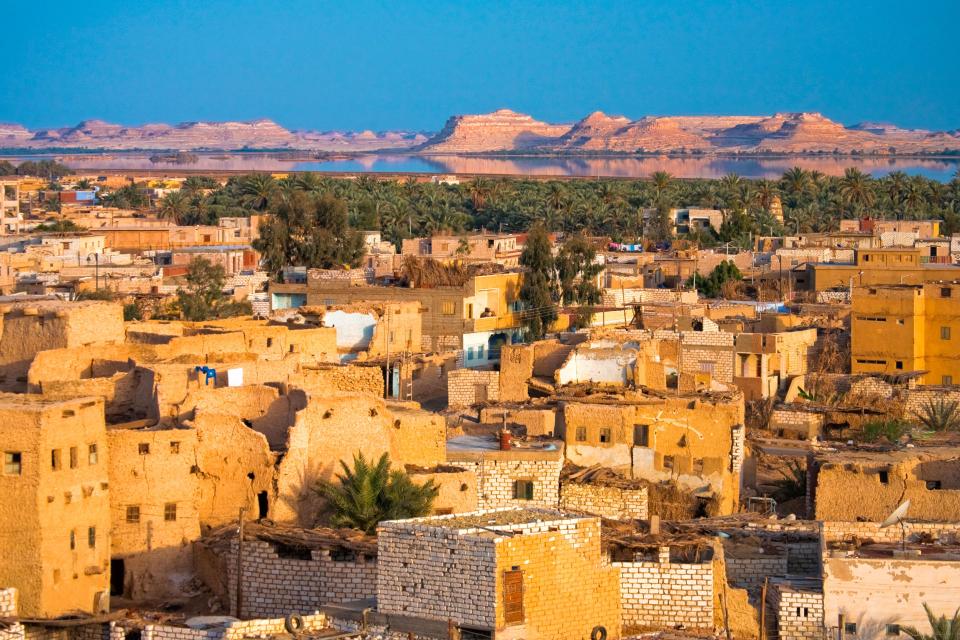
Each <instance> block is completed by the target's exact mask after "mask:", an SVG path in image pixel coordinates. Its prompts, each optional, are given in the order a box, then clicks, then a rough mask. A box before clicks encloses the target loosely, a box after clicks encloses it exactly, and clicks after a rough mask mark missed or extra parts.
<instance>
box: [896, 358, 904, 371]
mask: <svg viewBox="0 0 960 640" xmlns="http://www.w3.org/2000/svg"><path fill="white" fill-rule="evenodd" d="M894 366H895V367H896V368H897V369H903V360H897V361H896V364H895V365H894Z"/></svg>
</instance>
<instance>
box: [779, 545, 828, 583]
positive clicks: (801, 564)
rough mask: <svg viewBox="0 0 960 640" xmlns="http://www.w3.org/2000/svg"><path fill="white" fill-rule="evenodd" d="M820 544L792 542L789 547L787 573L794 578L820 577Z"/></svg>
mask: <svg viewBox="0 0 960 640" xmlns="http://www.w3.org/2000/svg"><path fill="white" fill-rule="evenodd" d="M820 562H821V556H820V542H819V541H816V540H815V541H812V542H791V543H790V544H788V545H787V573H789V574H790V575H794V576H819V575H820Z"/></svg>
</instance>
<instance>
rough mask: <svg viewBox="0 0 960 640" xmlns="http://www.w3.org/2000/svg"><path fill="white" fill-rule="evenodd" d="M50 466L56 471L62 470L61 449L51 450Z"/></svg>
mask: <svg viewBox="0 0 960 640" xmlns="http://www.w3.org/2000/svg"><path fill="white" fill-rule="evenodd" d="M50 468H52V469H53V470H54V471H59V470H60V449H53V450H51V451H50Z"/></svg>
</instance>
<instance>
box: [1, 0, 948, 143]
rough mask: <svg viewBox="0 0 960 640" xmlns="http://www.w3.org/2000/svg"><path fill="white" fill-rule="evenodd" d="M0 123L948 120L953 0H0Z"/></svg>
mask: <svg viewBox="0 0 960 640" xmlns="http://www.w3.org/2000/svg"><path fill="white" fill-rule="evenodd" d="M3 23H4V27H3V36H2V38H0V53H2V60H3V65H2V71H0V79H2V81H0V121H5V122H19V123H22V124H25V125H27V126H29V127H53V126H64V125H72V124H75V123H77V122H78V121H80V120H83V119H86V118H101V119H105V120H109V121H113V122H120V123H124V124H142V123H144V122H155V121H165V122H179V121H183V120H227V119H252V118H261V117H266V118H272V119H274V120H276V121H277V122H279V123H281V124H283V125H285V126H287V127H290V128H298V129H321V130H326V129H367V128H369V129H378V130H381V129H417V130H437V129H439V128H440V127H441V126H442V125H443V122H444V120H445V119H446V118H447V117H448V116H449V115H451V114H455V113H480V112H484V111H490V110H493V109H497V108H500V107H509V108H512V109H515V110H518V111H523V112H526V113H530V114H532V115H534V116H535V117H537V118H540V119H544V120H549V121H557V122H562V121H573V120H576V119H578V118H580V117H583V116H584V115H586V114H588V113H589V112H591V111H594V110H596V109H600V110H603V111H606V112H607V113H612V114H624V115H627V116H629V117H631V118H636V117H640V116H643V115H650V114H657V115H670V114H674V115H678V114H766V113H773V112H775V111H820V112H822V113H824V114H825V115H827V116H828V117H830V118H833V119H835V120H838V121H841V122H844V123H846V124H853V123H856V122H860V121H864V120H871V121H887V122H895V123H897V124H900V125H902V126H911V127H925V128H933V129H956V128H960V56H958V55H957V53H958V47H957V40H958V32H960V0H942V1H941V0H931V1H928V2H924V1H922V0H921V1H919V2H906V1H904V0H893V1H888V0H874V1H873V2H857V1H855V0H838V1H836V2H820V1H816V0H801V1H796V2H794V1H793V0H791V1H789V2H787V1H783V2H779V1H777V2H774V1H771V2H746V1H735V2H720V1H717V2H682V1H680V0H660V1H658V2H646V1H643V0H634V1H632V2H630V1H628V2H565V1H563V0H553V1H548V2H516V1H511V0H502V1H496V0H487V1H478V2H460V3H452V2H451V3H445V2H404V1H402V0H395V1H392V2H375V1H368V0H338V1H336V2H320V1H300V0H274V1H272V2H244V1H240V0H237V1H233V2H226V1H220V0H191V1H184V2H172V1H171V2H148V1H147V0H133V1H131V0H102V1H98V0H84V1H83V2H76V1H75V0H74V1H71V2H62V1H60V0H45V1H40V0H34V1H16V0H11V1H10V2H7V3H5V6H4V15H3Z"/></svg>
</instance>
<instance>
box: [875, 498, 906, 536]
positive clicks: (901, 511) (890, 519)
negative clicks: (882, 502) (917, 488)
mask: <svg viewBox="0 0 960 640" xmlns="http://www.w3.org/2000/svg"><path fill="white" fill-rule="evenodd" d="M909 508H910V501H909V500H904V501H903V503H902V504H901V505H900V506H899V507H897V508H896V509H894V510H893V513H891V514H890V515H888V516H887V519H886V520H884V521H883V522H881V523H880V528H881V529H886V528H887V527H892V526H893V525H895V524H900V523H902V522H903V518H904V516H906V515H907V510H908V509H909Z"/></svg>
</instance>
